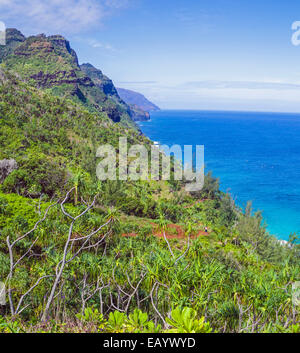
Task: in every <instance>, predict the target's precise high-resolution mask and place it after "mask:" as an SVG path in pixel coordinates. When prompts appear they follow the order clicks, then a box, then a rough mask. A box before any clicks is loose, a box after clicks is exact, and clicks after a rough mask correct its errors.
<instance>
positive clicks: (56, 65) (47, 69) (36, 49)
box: [0, 29, 137, 128]
mask: <svg viewBox="0 0 300 353" xmlns="http://www.w3.org/2000/svg"><path fill="white" fill-rule="evenodd" d="M6 32H7V45H6V46H0V53H1V54H0V63H1V64H2V66H3V67H5V68H7V69H10V70H12V71H14V72H17V73H18V74H19V75H20V76H21V78H22V79H24V80H25V81H26V82H29V83H30V84H31V85H33V86H35V87H37V88H40V89H45V90H50V91H51V92H53V93H54V94H55V95H59V96H65V97H69V98H71V99H73V100H74V101H75V102H79V103H82V104H84V105H85V106H86V107H88V108H89V109H90V110H91V111H100V112H104V113H106V114H107V116H108V117H109V118H110V119H111V120H113V121H114V122H121V123H123V124H125V125H127V126H131V127H135V128H137V127H136V125H135V123H134V122H133V120H132V119H131V116H130V114H131V113H130V108H129V107H128V106H127V105H126V104H125V103H124V102H123V101H122V100H121V99H120V98H119V97H118V96H117V92H115V94H112V95H111V94H109V93H106V91H105V89H106V88H107V86H108V84H107V83H108V81H109V80H108V79H107V78H105V80H106V81H107V82H106V85H104V86H101V85H97V84H96V83H95V82H94V81H93V78H91V77H89V76H88V75H87V74H86V73H85V72H84V70H82V69H81V67H80V66H79V63H78V58H77V54H76V53H75V51H74V50H73V49H72V48H71V47H70V43H69V42H68V41H67V40H66V39H65V38H64V37H62V36H60V35H54V36H48V37H47V36H45V35H44V34H40V35H37V36H30V37H28V38H25V37H24V36H23V35H22V34H21V32H19V31H18V30H16V29H7V31H6ZM84 67H85V66H83V68H84ZM100 72H101V71H100ZM110 85H111V86H112V87H111V92H113V84H112V82H111V83H110Z"/></svg>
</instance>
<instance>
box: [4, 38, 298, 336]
mask: <svg viewBox="0 0 300 353" xmlns="http://www.w3.org/2000/svg"><path fill="white" fill-rule="evenodd" d="M33 42H34V40H33ZM38 52H39V51H38ZM13 59H14V58H13V57H12V59H11V60H13ZM7 62H8V61H7ZM7 66H8V65H6V69H0V146H1V149H0V161H1V160H9V159H14V160H15V161H16V163H17V166H18V167H17V168H16V169H14V170H13V171H12V172H11V173H10V174H9V175H8V176H6V177H5V178H4V180H3V182H2V184H1V185H0V279H1V280H2V281H3V282H5V283H6V289H7V299H8V300H7V305H5V306H2V307H1V306H0V310H1V311H0V332H24V331H25V332H199V333H206V332H298V333H299V332H300V325H299V319H300V316H299V308H297V307H295V306H294V305H293V303H292V296H291V284H292V283H293V282H295V281H297V280H299V273H300V261H299V259H300V245H299V237H298V236H297V235H293V236H291V239H290V242H289V243H288V244H286V245H282V244H280V243H279V242H278V241H277V240H276V239H275V238H274V237H272V236H270V235H269V234H268V233H267V231H266V229H265V227H264V225H263V224H262V217H261V215H260V213H253V211H252V208H251V204H250V203H249V204H248V206H247V208H246V210H245V211H242V210H240V209H239V208H238V207H237V206H236V205H235V204H234V202H233V200H232V199H231V197H230V196H229V195H227V194H224V193H223V192H221V191H220V190H219V183H218V180H217V179H216V178H214V177H213V176H212V174H211V173H208V174H207V175H206V177H205V184H204V188H203V189H202V190H201V191H199V192H197V193H192V194H190V193H187V192H186V191H185V189H184V181H183V182H177V181H174V180H171V181H138V182H133V181H128V182H125V181H117V180H116V181H106V182H99V181H98V180H97V178H96V175H95V170H96V165H97V162H98V160H97V158H96V150H97V147H98V146H99V145H100V144H104V143H110V144H112V145H114V146H115V147H118V138H119V137H120V136H127V138H128V143H129V145H133V144H136V143H142V144H145V145H146V146H147V148H148V149H149V148H150V145H151V142H150V141H149V140H148V139H147V138H146V137H144V136H142V135H140V134H139V133H138V131H137V130H135V129H130V128H128V127H126V124H125V125H124V124H123V123H122V121H121V122H118V123H114V122H113V121H112V119H109V118H108V116H107V114H106V113H105V112H101V111H100V110H99V109H98V110H97V109H95V110H90V109H89V107H87V105H85V104H83V103H82V102H80V101H78V102H77V103H76V102H75V101H74V100H72V99H69V97H59V96H56V95H54V94H53V93H55V92H53V91H52V89H46V90H45V89H43V90H39V89H37V88H36V87H35V86H36V85H35V84H33V85H32V84H31V83H30V82H27V83H25V82H23V81H21V80H20V78H18V77H16V75H15V74H14V73H12V72H11V71H7ZM24 66H25V65H23V69H24ZM21 76H22V75H21ZM22 77H23V76H22ZM205 227H207V232H205V231H204V229H205Z"/></svg>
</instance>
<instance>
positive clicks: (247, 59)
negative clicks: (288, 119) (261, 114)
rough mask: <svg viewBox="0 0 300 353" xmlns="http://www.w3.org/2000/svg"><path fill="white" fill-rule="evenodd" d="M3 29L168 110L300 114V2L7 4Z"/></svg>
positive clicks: (1, 4)
mask: <svg viewBox="0 0 300 353" xmlns="http://www.w3.org/2000/svg"><path fill="white" fill-rule="evenodd" d="M0 21H2V22H4V23H5V25H6V27H15V28H18V29H19V30H21V31H22V32H23V33H24V34H25V35H32V34H38V33H45V34H47V35H50V34H62V35H64V36H65V37H66V38H67V39H68V40H69V41H70V43H71V46H72V47H73V48H74V49H75V50H76V52H77V54H78V57H79V61H80V63H83V62H90V63H91V64H93V65H94V66H96V67H97V68H99V69H101V70H102V71H103V73H104V74H106V75H107V76H109V77H110V78H111V79H112V80H113V81H114V83H115V85H116V86H118V87H123V88H128V89H132V90H136V91H138V92H140V93H143V94H144V95H145V96H146V97H147V98H149V99H150V100H152V101H153V102H154V103H156V104H158V105H159V106H160V107H161V108H163V109H212V110H257V111H282V112H300V45H298V46H295V45H294V44H296V43H297V40H296V41H295V40H294V44H293V43H292V40H291V39H292V35H293V34H294V36H296V39H297V33H296V29H297V26H298V25H299V29H300V22H299V24H298V25H297V23H296V24H294V29H292V25H293V23H294V22H295V21H300V1H299V0H285V1H282V0H214V1H212V0H65V1H63V0H48V1H41V0H0ZM299 39H300V33H299ZM298 44H299V43H298Z"/></svg>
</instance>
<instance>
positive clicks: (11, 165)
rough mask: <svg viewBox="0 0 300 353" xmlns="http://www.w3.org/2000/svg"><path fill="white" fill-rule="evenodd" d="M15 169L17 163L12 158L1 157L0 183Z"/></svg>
mask: <svg viewBox="0 0 300 353" xmlns="http://www.w3.org/2000/svg"><path fill="white" fill-rule="evenodd" d="M15 169H18V164H17V162H16V161H15V160H14V159H2V160H1V161H0V184H2V183H3V182H4V180H5V179H6V178H7V177H8V176H9V174H10V173H12V172H13V171H14V170H15Z"/></svg>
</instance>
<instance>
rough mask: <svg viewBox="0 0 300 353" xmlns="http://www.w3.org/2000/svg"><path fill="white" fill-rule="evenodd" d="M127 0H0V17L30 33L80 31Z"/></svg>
mask: <svg viewBox="0 0 300 353" xmlns="http://www.w3.org/2000/svg"><path fill="white" fill-rule="evenodd" d="M127 4H128V0H110V1H108V0H64V1H61V0H47V1H45V0H0V17H1V18H0V19H1V20H2V21H4V22H7V24H8V25H9V26H13V27H18V28H20V29H21V30H24V31H26V32H28V33H36V32H44V33H66V34H68V33H81V32H82V31H86V30H89V29H92V28H94V27H96V26H99V25H101V24H102V23H103V19H104V18H105V17H106V16H109V15H111V13H112V12H113V11H115V10H116V9H120V8H122V7H124V6H127Z"/></svg>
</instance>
